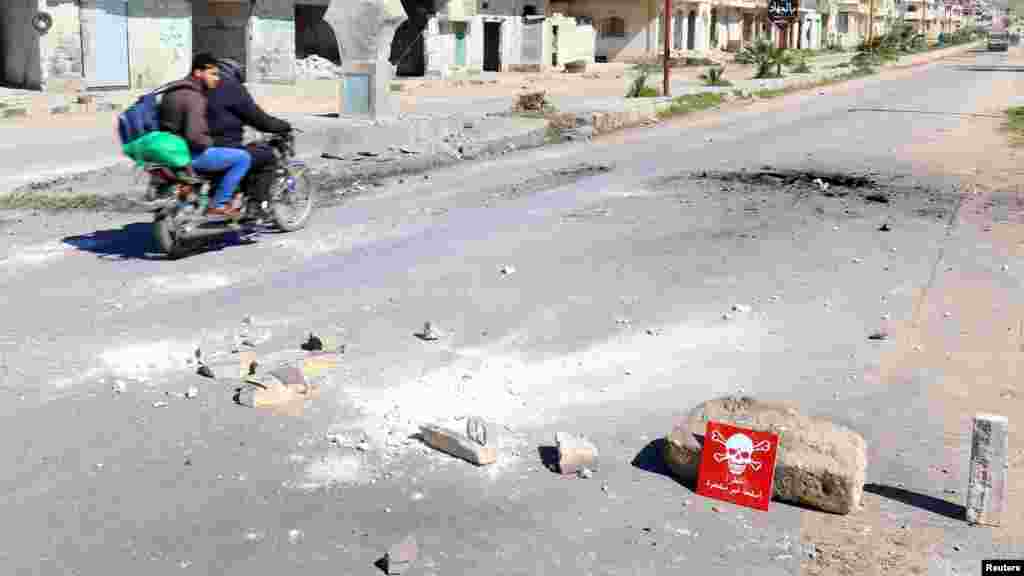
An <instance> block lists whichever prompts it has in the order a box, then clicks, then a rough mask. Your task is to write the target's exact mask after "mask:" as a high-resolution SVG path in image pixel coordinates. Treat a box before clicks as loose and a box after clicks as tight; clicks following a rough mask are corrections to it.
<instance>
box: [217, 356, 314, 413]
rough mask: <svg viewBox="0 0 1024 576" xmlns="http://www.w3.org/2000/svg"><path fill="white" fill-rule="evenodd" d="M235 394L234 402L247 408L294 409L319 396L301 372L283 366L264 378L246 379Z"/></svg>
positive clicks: (291, 367) (292, 367) (294, 368)
mask: <svg viewBox="0 0 1024 576" xmlns="http://www.w3.org/2000/svg"><path fill="white" fill-rule="evenodd" d="M245 382H246V384H245V385H244V386H242V387H241V388H238V389H237V390H236V391H235V392H236V393H235V398H234V399H235V402H237V403H238V404H240V405H242V406H247V407H249V408H282V407H295V406H297V405H299V404H301V403H302V402H304V401H305V400H308V399H312V398H316V397H317V396H319V392H320V389H319V387H317V386H315V385H313V384H310V383H309V382H307V381H306V378H305V375H304V374H303V372H302V370H300V369H298V368H296V367H294V366H284V367H281V368H278V369H276V370H274V371H272V372H270V373H269V374H268V375H267V376H266V377H265V378H262V379H260V380H257V379H255V378H248V379H247V380H246V381H245Z"/></svg>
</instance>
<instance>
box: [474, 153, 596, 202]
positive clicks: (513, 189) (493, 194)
mask: <svg viewBox="0 0 1024 576" xmlns="http://www.w3.org/2000/svg"><path fill="white" fill-rule="evenodd" d="M610 170H612V166H610V165H608V164H592V163H589V162H582V163H579V164H574V165H572V166H568V167H565V168H559V169H557V170H549V171H546V172H542V173H540V174H538V175H537V176H533V177H531V178H527V179H525V180H522V181H520V182H517V183H515V184H511V185H502V186H495V187H493V188H491V189H484V190H483V193H484V194H485V195H486V196H487V197H488V201H487V205H488V206H490V205H491V201H492V200H494V199H515V198H525V197H526V196H531V195H533V194H536V193H538V192H541V191H544V190H550V189H552V188H558V187H559V186H564V185H566V184H572V183H573V182H578V181H580V180H583V179H585V178H589V177H591V176H595V175H597V174H603V173H605V172H609V171H610Z"/></svg>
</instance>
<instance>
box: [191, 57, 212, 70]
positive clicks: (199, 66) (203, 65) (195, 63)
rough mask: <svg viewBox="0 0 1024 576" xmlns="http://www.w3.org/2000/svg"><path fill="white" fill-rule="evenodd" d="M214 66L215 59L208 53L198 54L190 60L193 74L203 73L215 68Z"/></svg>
mask: <svg viewBox="0 0 1024 576" xmlns="http://www.w3.org/2000/svg"><path fill="white" fill-rule="evenodd" d="M216 66H217V59H216V58H214V57H213V54H210V53H209V52H200V53H199V54H196V55H195V58H193V59H192V72H195V71H196V70H199V71H205V70H206V69H208V68H215V67H216Z"/></svg>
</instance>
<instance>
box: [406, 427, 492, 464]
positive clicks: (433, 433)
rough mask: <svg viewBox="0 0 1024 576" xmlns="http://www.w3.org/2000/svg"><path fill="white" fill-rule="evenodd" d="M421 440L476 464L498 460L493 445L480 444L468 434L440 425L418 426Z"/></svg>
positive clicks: (432, 446)
mask: <svg viewBox="0 0 1024 576" xmlns="http://www.w3.org/2000/svg"><path fill="white" fill-rule="evenodd" d="M420 435H421V436H422V438H423V441H424V442H425V443H426V444H427V445H428V446H430V447H431V448H434V449H436V450H440V451H442V452H445V453H447V454H451V455H452V456H455V457H456V458H461V459H463V460H465V461H467V462H469V463H471V464H476V465H477V466H485V465H487V464H494V463H495V462H497V461H498V451H497V449H496V448H495V447H494V446H493V445H490V446H481V445H479V444H477V443H476V442H474V441H473V440H471V439H470V438H469V437H468V436H466V435H464V434H460V433H458V432H455V431H453V430H446V429H444V428H441V427H440V426H434V425H426V426H421V427H420Z"/></svg>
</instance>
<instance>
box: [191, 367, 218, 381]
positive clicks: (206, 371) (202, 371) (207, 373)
mask: <svg viewBox="0 0 1024 576" xmlns="http://www.w3.org/2000/svg"><path fill="white" fill-rule="evenodd" d="M196 374H199V375H200V376H204V377H206V378H214V379H215V378H217V377H216V376H215V375H214V374H213V370H211V369H210V367H209V366H207V365H206V364H200V365H199V369H197V370H196Z"/></svg>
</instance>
